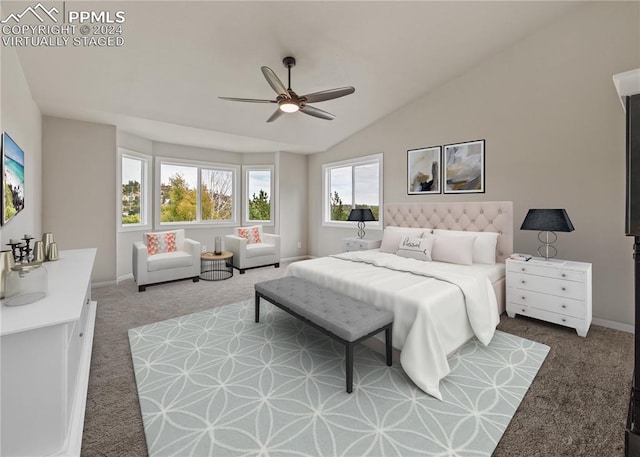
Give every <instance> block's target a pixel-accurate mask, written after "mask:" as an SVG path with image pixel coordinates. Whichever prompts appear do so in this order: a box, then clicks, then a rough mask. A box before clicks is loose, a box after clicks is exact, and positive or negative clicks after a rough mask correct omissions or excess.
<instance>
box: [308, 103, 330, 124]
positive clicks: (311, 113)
mask: <svg viewBox="0 0 640 457" xmlns="http://www.w3.org/2000/svg"><path fill="white" fill-rule="evenodd" d="M300 111H302V112H303V113H304V114H308V115H309V116H313V117H319V118H320V119H326V120H328V121H332V120H334V119H335V118H336V117H335V116H334V115H333V114H331V113H327V112H326V111H322V110H321V109H318V108H314V107H313V106H309V105H304V106H301V107H300Z"/></svg>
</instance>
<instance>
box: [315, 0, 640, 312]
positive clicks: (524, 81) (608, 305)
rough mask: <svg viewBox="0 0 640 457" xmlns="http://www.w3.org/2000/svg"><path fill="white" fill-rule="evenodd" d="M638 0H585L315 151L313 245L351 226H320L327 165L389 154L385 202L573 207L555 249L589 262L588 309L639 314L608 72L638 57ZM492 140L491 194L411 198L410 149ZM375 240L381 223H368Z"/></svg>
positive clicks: (620, 128) (519, 241)
mask: <svg viewBox="0 0 640 457" xmlns="http://www.w3.org/2000/svg"><path fill="white" fill-rule="evenodd" d="M639 14H640V11H639V4H638V2H615V3H613V2H612V3H608V2H603V3H587V4H586V5H585V6H583V7H581V8H579V9H577V10H576V11H575V12H573V13H570V14H569V15H567V16H564V17H562V18H561V19H560V20H558V21H557V22H555V23H553V24H550V25H548V26H547V27H546V28H544V29H542V30H540V31H538V32H536V33H535V34H532V35H530V36H528V37H527V38H526V39H524V40H523V41H521V42H519V43H517V44H515V45H514V46H512V47H510V48H508V49H506V50H504V51H503V52H501V53H499V54H497V55H495V56H494V57H493V58H492V59H489V60H486V61H484V62H482V63H481V64H480V65H478V66H477V67H475V68H474V69H472V70H471V71H468V72H466V73H465V74H463V75H462V76H460V77H458V78H457V79H454V80H451V81H450V82H449V83H447V84H445V85H443V86H441V87H439V88H438V89H436V90H434V91H432V92H430V93H428V94H426V95H425V96H423V97H422V98H420V99H418V100H416V101H415V102H414V103H412V104H410V105H408V106H406V107H404V108H402V109H400V110H398V111H396V112H395V113H392V114H391V115H389V116H388V117H386V118H384V119H382V120H381V121H379V122H377V123H375V124H373V125H371V126H370V127H368V128H367V129H365V130H363V131H362V132H360V133H358V134H356V135H354V136H353V137H351V138H349V139H348V140H346V141H344V142H342V143H341V144H339V145H337V146H335V147H334V148H332V149H330V150H329V151H327V152H326V153H321V154H316V155H313V156H311V157H310V158H309V164H308V169H309V175H308V178H309V185H308V189H309V204H308V207H309V221H310V223H309V239H310V253H311V254H313V255H326V254H328V253H332V252H337V251H338V250H339V249H340V239H341V238H343V237H345V236H353V231H352V230H346V229H340V228H323V227H322V226H321V195H320V193H319V192H318V191H317V190H318V189H321V167H322V164H323V163H325V162H331V161H334V160H340V159H345V158H349V157H357V156H361V155H366V154H372V153H375V152H381V151H382V152H384V202H385V203H399V202H411V203H418V202H421V201H424V202H431V201H464V200H473V201H476V200H487V201H492V200H512V201H513V202H514V218H515V226H516V227H515V238H514V247H515V250H516V251H518V252H526V253H533V252H534V251H535V250H536V247H537V244H538V243H537V239H536V233H534V232H526V231H520V230H518V228H519V226H520V224H521V222H522V220H523V219H524V216H525V214H526V212H527V210H528V209H529V208H548V207H551V208H556V207H561V208H566V209H567V212H568V214H569V216H570V217H571V219H572V221H573V223H574V225H575V227H576V230H575V232H572V233H561V234H559V236H558V243H557V246H558V258H564V259H571V260H578V261H585V262H591V263H593V314H594V316H595V317H597V318H600V319H605V320H610V321H614V322H618V323H623V324H632V323H633V317H634V313H633V277H632V271H633V270H632V258H631V252H632V241H631V239H629V238H627V237H625V236H624V201H625V189H624V185H625V184H624V183H625V164H624V156H625V134H624V131H625V130H624V129H625V118H624V113H623V110H622V107H621V105H620V101H619V100H618V98H617V96H616V92H615V89H614V86H613V83H612V79H611V77H612V75H613V74H616V73H620V72H623V71H626V70H630V69H633V68H637V67H638V66H640V45H639V43H640V40H639V39H638V37H639V36H640V29H639V21H638V17H639ZM481 138H484V139H485V140H486V193H485V194H475V195H466V196H465V195H460V196H458V195H455V196H453V195H446V196H445V195H439V196H435V195H431V196H408V195H407V194H406V173H407V171H406V165H407V162H406V153H407V152H406V151H407V149H411V148H417V147H424V146H433V145H444V144H448V143H456V142H460V141H468V140H476V139H481ZM367 236H368V237H371V238H376V237H379V236H380V232H377V233H376V232H373V231H372V232H369V231H367Z"/></svg>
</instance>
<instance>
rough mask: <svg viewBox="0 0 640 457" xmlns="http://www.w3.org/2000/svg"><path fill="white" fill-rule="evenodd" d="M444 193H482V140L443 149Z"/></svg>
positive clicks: (450, 145)
mask: <svg viewBox="0 0 640 457" xmlns="http://www.w3.org/2000/svg"><path fill="white" fill-rule="evenodd" d="M443 162H444V193H445V194H470V193H483V192H484V168H485V167H484V140H478V141H469V142H466V143H456V144H448V145H445V147H444V159H443Z"/></svg>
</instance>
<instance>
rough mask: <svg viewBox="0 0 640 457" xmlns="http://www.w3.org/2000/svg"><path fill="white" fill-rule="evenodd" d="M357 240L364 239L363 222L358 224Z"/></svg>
mask: <svg viewBox="0 0 640 457" xmlns="http://www.w3.org/2000/svg"><path fill="white" fill-rule="evenodd" d="M358 238H360V239H363V238H364V222H363V221H360V222H358Z"/></svg>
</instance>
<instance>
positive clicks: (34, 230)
mask: <svg viewBox="0 0 640 457" xmlns="http://www.w3.org/2000/svg"><path fill="white" fill-rule="evenodd" d="M1 54H2V57H1V58H2V65H1V69H2V73H1V77H0V81H2V86H1V91H0V93H1V94H2V97H1V99H2V100H1V105H2V106H1V109H0V131H2V132H7V133H8V134H9V136H10V137H11V138H12V139H13V141H15V142H16V144H17V145H18V146H20V148H21V149H22V150H23V151H24V155H25V168H24V179H25V189H24V198H25V205H24V209H23V210H22V211H21V212H19V213H18V214H16V215H15V216H14V217H13V218H12V219H11V220H10V221H9V222H8V223H7V224H6V225H4V226H2V227H0V244H1V245H2V247H0V249H6V248H7V246H5V244H6V243H7V242H8V241H9V239H11V238H22V237H23V236H24V235H25V234H30V235H33V236H35V237H37V238H40V237H41V235H42V230H41V226H42V200H41V196H42V185H41V176H42V149H41V144H42V143H41V136H42V116H41V114H40V110H39V109H38V106H37V105H36V104H35V102H34V101H33V98H32V97H31V91H30V90H29V86H28V85H27V82H26V79H25V77H24V73H23V71H22V65H21V64H20V61H19V60H18V55H17V54H16V51H15V49H14V48H5V47H3V48H2V51H1Z"/></svg>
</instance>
